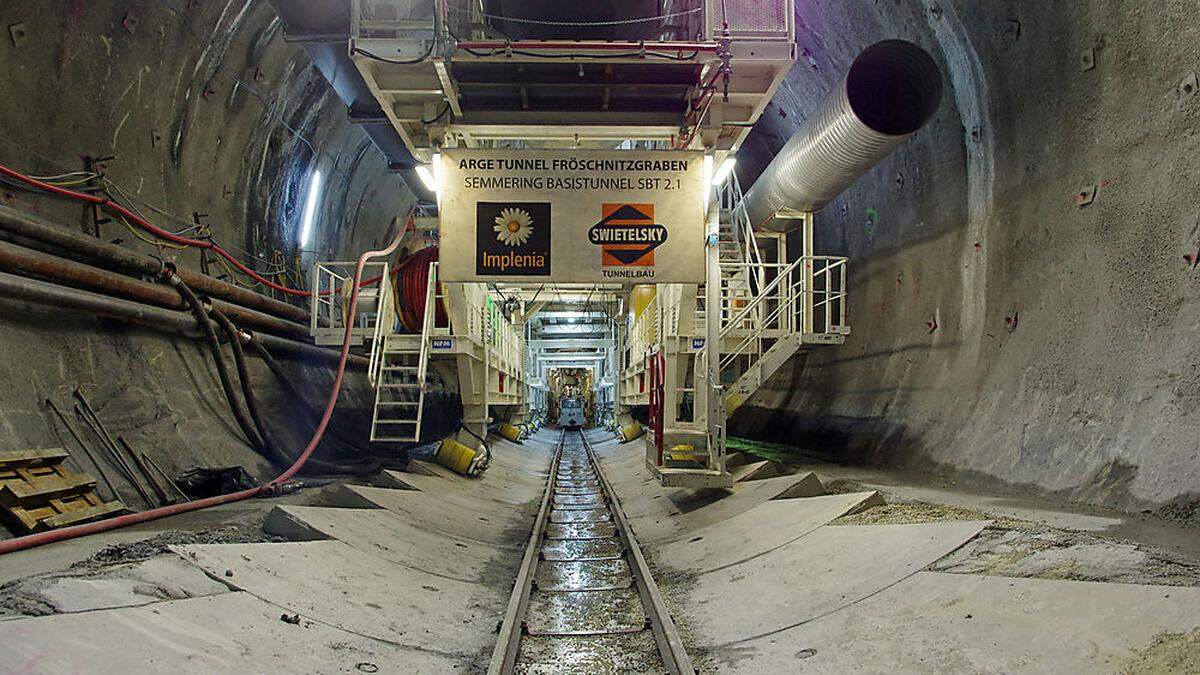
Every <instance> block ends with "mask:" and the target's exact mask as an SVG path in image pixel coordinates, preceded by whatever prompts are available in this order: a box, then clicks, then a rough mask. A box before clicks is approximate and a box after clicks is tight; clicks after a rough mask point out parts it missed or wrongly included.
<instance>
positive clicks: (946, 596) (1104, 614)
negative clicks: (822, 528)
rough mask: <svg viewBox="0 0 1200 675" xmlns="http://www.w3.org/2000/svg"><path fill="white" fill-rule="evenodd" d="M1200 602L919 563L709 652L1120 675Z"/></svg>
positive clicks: (753, 664) (792, 666) (788, 660)
mask: <svg viewBox="0 0 1200 675" xmlns="http://www.w3.org/2000/svg"><path fill="white" fill-rule="evenodd" d="M1197 606H1200V588H1177V587H1170V588H1168V587H1161V586H1136V585H1124V584H1106V583H1096V582H1085V581H1057V580H1045V579H1010V578H1005V577H985V576H977V575H961V574H941V573H937V572H919V573H917V574H916V575H913V576H912V577H910V578H908V579H906V580H905V581H903V582H901V583H899V584H896V585H895V586H892V587H891V588H888V589H886V590H884V591H883V592H881V593H879V594H877V595H874V596H872V597H869V598H866V599H864V600H863V601H861V602H859V603H857V604H855V605H853V606H849V607H846V608H844V609H842V610H841V611H836V612H833V613H830V614H828V615H826V616H823V617H821V618H818V619H816V620H814V621H811V622H809V623H805V624H803V625H800V626H797V627H794V628H791V629H789V630H785V631H782V632H778V633H773V634H771V635H767V636H764V637H760V638H756V639H753V640H749V641H744V642H740V643H738V644H737V645H733V646H730V647H728V648H725V649H718V650H714V651H711V652H709V653H707V654H705V655H704V656H703V657H702V658H703V661H704V662H705V663H706V665H708V668H706V669H705V670H706V671H708V672H712V671H716V672H728V673H750V672H757V673H766V672H791V671H796V670H797V669H803V670H804V671H805V672H819V673H845V672H851V671H853V672H861V673H896V672H904V673H1004V672H1021V673H1047V674H1051V673H1115V672H1123V671H1124V670H1125V669H1126V667H1127V664H1128V663H1129V662H1130V660H1131V659H1132V657H1133V656H1134V652H1135V651H1138V650H1143V649H1146V648H1148V647H1149V646H1150V645H1151V644H1152V643H1154V642H1155V640H1156V639H1157V638H1158V637H1159V636H1161V635H1164V634H1180V633H1183V634H1186V633H1188V632H1190V631H1194V630H1196V629H1197V628H1198V627H1200V612H1197V611H1196V607H1197ZM801 658H802V659H803V660H800V659H801Z"/></svg>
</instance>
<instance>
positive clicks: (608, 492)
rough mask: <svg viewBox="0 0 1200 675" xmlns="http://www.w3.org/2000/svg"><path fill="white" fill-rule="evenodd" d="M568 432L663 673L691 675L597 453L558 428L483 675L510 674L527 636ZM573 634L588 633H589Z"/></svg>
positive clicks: (692, 669) (676, 632)
mask: <svg viewBox="0 0 1200 675" xmlns="http://www.w3.org/2000/svg"><path fill="white" fill-rule="evenodd" d="M568 433H578V434H579V436H580V439H581V440H582V442H583V447H584V449H585V451H586V452H587V457H588V460H589V462H590V463H591V465H592V469H593V471H594V472H595V474H596V478H597V482H598V483H599V485H600V489H601V491H602V493H603V495H604V499H605V503H606V506H607V507H608V509H609V510H610V511H611V513H612V517H613V523H614V525H615V526H616V531H617V536H618V538H619V539H620V541H621V544H622V546H623V549H624V551H625V552H626V553H628V557H627V559H628V562H629V563H630V564H629V567H630V571H631V573H632V575H633V580H634V585H635V586H636V588H637V591H638V596H639V598H640V600H641V602H642V607H643V609H644V610H645V611H646V616H647V617H648V618H649V625H650V629H651V633H652V634H653V635H654V641H655V644H656V646H657V648H658V652H659V655H660V657H661V658H662V660H663V665H664V666H665V668H666V671H667V672H668V673H670V674H671V675H695V673H696V670H695V667H694V666H693V665H692V661H691V657H689V656H688V654H687V650H686V649H685V648H684V645H683V639H682V637H681V636H680V635H679V630H678V628H677V627H676V626H675V622H674V621H673V620H672V619H671V615H670V611H669V610H668V609H667V606H666V603H665V602H664V600H663V597H662V594H661V593H660V592H659V590H658V585H657V584H655V582H654V576H653V575H652V574H651V572H650V566H649V565H648V564H647V562H646V558H645V556H643V555H642V551H641V549H640V548H639V546H638V543H637V538H636V537H635V536H634V534H633V531H632V529H631V528H630V527H629V521H628V520H627V519H626V517H625V512H624V510H623V509H622V508H621V505H620V501H619V500H618V499H617V495H616V493H615V492H614V491H613V489H612V485H611V484H610V483H609V482H608V479H607V478H605V477H604V474H603V472H602V470H601V467H600V463H599V461H598V460H597V458H596V454H595V452H594V451H593V450H592V446H591V444H590V443H588V440H587V436H585V435H584V433H583V432H582V431H577V432H568V431H566V430H563V432H562V436H560V437H559V441H558V446H557V447H556V448H555V451H554V457H553V459H552V460H551V463H550V474H549V476H548V477H547V479H546V488H545V490H544V492H543V494H542V504H541V508H540V509H539V510H538V515H537V519H536V521H535V523H534V527H533V531H532V532H531V533H530V536H529V543H528V545H527V546H526V548H525V557H524V558H523V559H522V561H521V567H520V570H519V571H518V572H517V579H516V582H515V583H514V585H513V590H512V594H511V595H510V596H509V603H508V610H507V612H506V613H505V615H504V620H503V621H502V622H501V624H500V626H499V631H498V632H499V637H498V639H497V641H496V647H495V649H494V650H493V652H492V658H491V661H490V663H489V665H488V671H487V672H488V675H508V674H510V673H512V672H513V669H514V667H515V665H516V660H517V656H518V655H519V653H520V645H521V637H522V636H523V635H524V634H525V632H526V624H525V617H526V614H527V612H528V609H529V599H530V595H531V594H532V591H533V581H534V576H535V573H536V570H537V566H538V562H539V559H540V557H541V556H540V551H541V547H542V544H543V541H544V536H545V531H546V525H547V523H548V522H549V518H550V510H551V504H552V503H553V496H554V490H555V487H556V486H557V483H558V467H559V463H560V460H561V459H562V454H563V449H564V447H565V445H566V439H567V434H568ZM623 557H624V556H623ZM595 590H606V589H595ZM639 630H642V629H639ZM619 632H626V631H615V632H614V633H610V634H615V633H619ZM577 634H578V635H590V634H591V633H577Z"/></svg>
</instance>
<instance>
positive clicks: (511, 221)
mask: <svg viewBox="0 0 1200 675" xmlns="http://www.w3.org/2000/svg"><path fill="white" fill-rule="evenodd" d="M550 225H551V223H550V204H549V203H548V202H476V204H475V273H476V274H479V275H489V276H525V277H530V276H532V277H548V276H550Z"/></svg>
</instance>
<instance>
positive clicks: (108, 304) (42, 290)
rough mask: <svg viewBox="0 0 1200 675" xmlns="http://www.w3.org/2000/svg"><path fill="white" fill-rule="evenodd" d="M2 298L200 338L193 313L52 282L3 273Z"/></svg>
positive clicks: (362, 365)
mask: <svg viewBox="0 0 1200 675" xmlns="http://www.w3.org/2000/svg"><path fill="white" fill-rule="evenodd" d="M0 296H4V297H8V298H11V299H13V300H17V301H20V302H32V303H36V304H40V305H48V306H51V307H58V308H59V309H67V310H73V311H78V312H86V313H88V314H95V315H97V316H103V317H106V318H110V319H117V320H120V321H126V322H129V323H135V324H139V325H142V326H146V327H149V328H155V329H158V330H165V331H169V332H174V333H181V334H183V335H187V336H188V337H200V329H199V327H198V326H197V325H196V319H195V317H193V316H192V315H191V314H190V313H187V312H178V311H175V310H171V309H164V308H162V307H154V306H152V305H146V304H143V303H140V302H134V301H132V300H122V299H121V298H113V297H110V296H107V295H100V294H98V293H92V292H89V291H81V290H79V289H76V288H69V287H67V286H61V285H59V284H55V283H51V282H49V281H40V280H37V279H29V278H27V277H21V276H17V275H15V274H8V273H6V272H0ZM254 339H255V340H258V341H259V343H260V344H261V345H263V346H264V347H266V348H267V349H268V350H270V351H271V352H272V353H280V354H291V355H293V356H297V357H303V358H308V359H314V360H317V361H320V362H321V363H322V364H324V365H330V366H336V365H337V363H338V359H339V357H340V355H339V353H338V352H336V351H334V350H331V349H324V348H322V347H317V346H314V345H310V344H306V343H304V342H297V341H295V340H289V339H288V338H283V337H278V336H275V335H267V334H264V333H255V334H254ZM369 363H370V361H369V360H368V359H367V358H365V357H362V356H350V357H349V359H348V360H347V366H350V367H354V368H355V369H357V370H366V369H367V366H368V365H369Z"/></svg>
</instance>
